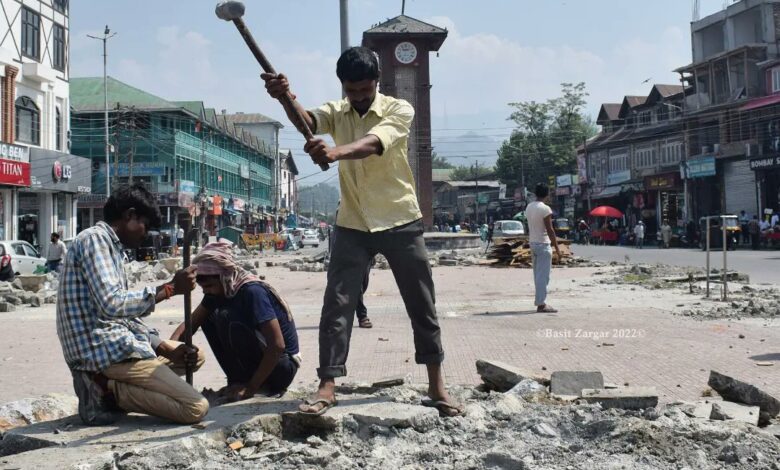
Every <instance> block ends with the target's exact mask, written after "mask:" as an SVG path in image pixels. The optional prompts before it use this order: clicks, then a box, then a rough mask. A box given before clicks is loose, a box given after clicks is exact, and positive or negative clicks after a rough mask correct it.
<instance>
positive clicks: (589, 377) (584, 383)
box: [550, 371, 604, 396]
mask: <svg viewBox="0 0 780 470" xmlns="http://www.w3.org/2000/svg"><path fill="white" fill-rule="evenodd" d="M586 388H587V389H603V388H604V376H603V375H601V372H598V371H595V372H586V371H555V372H553V373H552V376H551V377H550V392H551V393H553V394H554V395H564V396H565V395H576V396H579V395H580V394H581V393H582V390H583V389H586Z"/></svg>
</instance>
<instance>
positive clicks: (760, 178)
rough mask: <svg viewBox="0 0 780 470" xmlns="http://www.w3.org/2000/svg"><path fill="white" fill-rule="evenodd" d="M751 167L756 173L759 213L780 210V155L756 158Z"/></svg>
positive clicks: (751, 162)
mask: <svg viewBox="0 0 780 470" xmlns="http://www.w3.org/2000/svg"><path fill="white" fill-rule="evenodd" d="M750 169H751V170H752V171H753V172H754V173H755V179H756V194H757V197H758V205H759V214H764V212H765V210H766V209H772V211H773V212H778V211H780V155H774V156H768V157H760V158H754V159H752V160H750Z"/></svg>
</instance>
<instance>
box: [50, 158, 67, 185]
mask: <svg viewBox="0 0 780 470" xmlns="http://www.w3.org/2000/svg"><path fill="white" fill-rule="evenodd" d="M52 176H53V177H54V181H55V182H57V181H61V180H65V181H67V180H69V179H70V177H71V166H70V165H63V164H62V163H60V162H54V167H53V168H52Z"/></svg>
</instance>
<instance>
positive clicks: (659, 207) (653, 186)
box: [644, 172, 685, 233]
mask: <svg viewBox="0 0 780 470" xmlns="http://www.w3.org/2000/svg"><path fill="white" fill-rule="evenodd" d="M645 191H646V195H647V196H646V197H647V203H648V204H647V205H648V207H647V209H646V210H647V212H646V213H645V214H644V215H646V216H647V217H645V218H644V219H645V222H646V223H648V230H649V231H650V233H655V232H656V231H658V229H660V227H661V225H662V224H663V223H664V221H668V222H669V225H670V226H671V227H672V229H673V230H675V231H679V230H682V229H683V228H684V227H685V191H684V188H683V183H682V179H681V178H680V174H679V173H677V172H674V173H665V174H660V175H653V176H647V177H645ZM650 223H652V225H650Z"/></svg>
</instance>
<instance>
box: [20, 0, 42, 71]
mask: <svg viewBox="0 0 780 470" xmlns="http://www.w3.org/2000/svg"><path fill="white" fill-rule="evenodd" d="M40 52H41V16H40V15H39V14H38V13H35V12H34V11H32V10H29V9H27V8H22V54H23V55H24V56H26V57H29V58H30V59H35V60H40Z"/></svg>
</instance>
